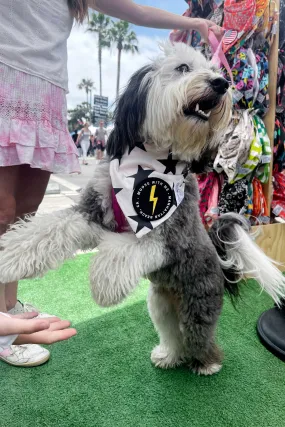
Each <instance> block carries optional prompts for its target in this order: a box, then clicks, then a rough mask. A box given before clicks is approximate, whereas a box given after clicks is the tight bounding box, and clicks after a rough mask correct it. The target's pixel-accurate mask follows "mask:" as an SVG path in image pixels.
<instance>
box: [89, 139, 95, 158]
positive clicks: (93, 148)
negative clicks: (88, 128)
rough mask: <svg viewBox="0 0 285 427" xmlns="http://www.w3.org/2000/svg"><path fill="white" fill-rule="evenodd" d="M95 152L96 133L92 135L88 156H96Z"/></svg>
mask: <svg viewBox="0 0 285 427" xmlns="http://www.w3.org/2000/svg"><path fill="white" fill-rule="evenodd" d="M94 152H95V137H94V135H90V143H89V150H88V153H87V156H90V157H94Z"/></svg>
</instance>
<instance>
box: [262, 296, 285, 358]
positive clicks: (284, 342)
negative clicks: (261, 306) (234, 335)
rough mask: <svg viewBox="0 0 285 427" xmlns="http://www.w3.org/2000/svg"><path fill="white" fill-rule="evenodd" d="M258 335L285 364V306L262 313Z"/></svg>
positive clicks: (268, 348)
mask: <svg viewBox="0 0 285 427" xmlns="http://www.w3.org/2000/svg"><path fill="white" fill-rule="evenodd" d="M257 333H258V335H259V338H260V340H261V342H262V344H263V345H264V346H265V347H266V348H267V350H269V351H271V353H273V354H274V355H275V356H276V357H278V358H279V359H281V360H282V361H284V362H285V305H284V304H283V305H282V306H281V307H280V308H278V307H274V308H271V309H270V310H267V311H265V312H264V313H262V315H261V316H260V318H259V319H258V322H257Z"/></svg>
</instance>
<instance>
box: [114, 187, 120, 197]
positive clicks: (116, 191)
mask: <svg viewBox="0 0 285 427" xmlns="http://www.w3.org/2000/svg"><path fill="white" fill-rule="evenodd" d="M113 190H114V192H115V194H116V195H117V194H118V193H119V192H120V191H122V188H113Z"/></svg>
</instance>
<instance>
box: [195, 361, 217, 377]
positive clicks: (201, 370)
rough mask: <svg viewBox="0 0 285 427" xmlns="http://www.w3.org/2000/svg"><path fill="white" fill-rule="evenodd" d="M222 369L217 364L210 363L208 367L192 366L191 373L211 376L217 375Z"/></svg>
mask: <svg viewBox="0 0 285 427" xmlns="http://www.w3.org/2000/svg"><path fill="white" fill-rule="evenodd" d="M221 369H222V365H220V364H219V363H212V364H210V365H196V366H192V371H193V372H194V373H195V374H198V375H213V374H217V373H218V372H219V371H220V370H221Z"/></svg>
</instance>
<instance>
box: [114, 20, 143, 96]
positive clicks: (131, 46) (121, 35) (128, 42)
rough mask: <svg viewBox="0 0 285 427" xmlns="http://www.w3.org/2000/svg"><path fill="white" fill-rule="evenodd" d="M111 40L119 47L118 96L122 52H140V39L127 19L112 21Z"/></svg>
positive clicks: (117, 92)
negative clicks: (131, 29)
mask: <svg viewBox="0 0 285 427" xmlns="http://www.w3.org/2000/svg"><path fill="white" fill-rule="evenodd" d="M109 34H110V40H111V42H113V43H115V44H116V47H117V49H118V70H117V91H116V94H117V98H118V96H119V90H120V77H121V56H122V52H123V51H124V52H131V53H133V54H134V53H138V51H139V48H138V39H137V36H136V33H135V32H134V31H130V24H129V23H128V22H126V21H117V22H114V21H112V28H111V29H110V31H109Z"/></svg>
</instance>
